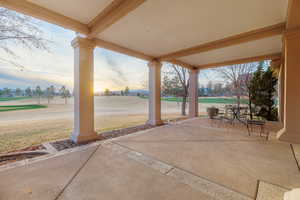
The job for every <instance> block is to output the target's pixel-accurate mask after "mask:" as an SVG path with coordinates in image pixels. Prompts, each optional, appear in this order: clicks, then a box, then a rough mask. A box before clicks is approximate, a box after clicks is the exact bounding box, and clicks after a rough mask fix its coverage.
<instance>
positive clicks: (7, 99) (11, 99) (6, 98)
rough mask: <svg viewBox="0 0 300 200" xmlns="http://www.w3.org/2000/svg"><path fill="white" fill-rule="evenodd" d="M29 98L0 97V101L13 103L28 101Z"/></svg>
mask: <svg viewBox="0 0 300 200" xmlns="http://www.w3.org/2000/svg"><path fill="white" fill-rule="evenodd" d="M29 98H30V97H0V101H15V100H23V99H29Z"/></svg>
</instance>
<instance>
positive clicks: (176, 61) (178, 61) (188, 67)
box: [164, 59, 196, 69]
mask: <svg viewBox="0 0 300 200" xmlns="http://www.w3.org/2000/svg"><path fill="white" fill-rule="evenodd" d="M164 62H168V63H171V64H174V65H179V66H181V67H184V68H187V69H195V68H196V67H194V66H192V65H190V64H188V63H185V62H183V61H181V60H176V59H173V60H165V61H164Z"/></svg>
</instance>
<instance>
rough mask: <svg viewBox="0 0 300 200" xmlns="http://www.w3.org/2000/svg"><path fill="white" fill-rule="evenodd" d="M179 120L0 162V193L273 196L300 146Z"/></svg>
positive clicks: (290, 177) (288, 179) (286, 186)
mask: <svg viewBox="0 0 300 200" xmlns="http://www.w3.org/2000/svg"><path fill="white" fill-rule="evenodd" d="M203 122H204V121H203V119H191V120H185V121H183V122H179V123H173V124H170V125H166V126H161V127H157V128H154V129H150V130H147V131H142V132H138V133H135V134H132V135H128V136H123V137H120V138H116V139H113V140H109V141H106V142H96V143H92V144H89V145H87V146H83V147H77V148H75V149H73V150H72V152H68V150H65V151H62V152H60V153H58V154H55V155H50V156H46V157H44V158H43V157H41V158H33V159H32V160H29V161H26V162H25V161H24V162H23V163H22V162H20V163H18V165H19V166H17V167H13V168H11V169H5V168H3V167H2V168H0V170H1V171H0V177H1V179H0V194H1V195H0V197H1V199H24V200H25V199H39V200H41V199H72V200H75V199H108V200H110V199H222V200H227V199H228V200H235V199H238V200H241V199H243V200H246V199H249V200H250V199H264V200H269V199H270V200H271V199H272V200H277V199H278V200H279V199H282V197H283V193H284V192H286V191H288V190H290V189H292V188H297V187H300V173H299V168H298V166H297V160H296V157H295V155H296V156H297V159H298V161H299V159H300V146H299V145H298V146H297V145H293V146H291V145H290V144H289V143H285V142H278V141H276V140H271V141H265V140H264V139H263V138H261V137H258V136H255V135H253V136H250V137H249V136H247V134H246V132H245V131H240V130H229V129H224V128H216V127H210V126H206V125H205V123H203Z"/></svg>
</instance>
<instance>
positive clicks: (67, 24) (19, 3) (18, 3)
mask: <svg viewBox="0 0 300 200" xmlns="http://www.w3.org/2000/svg"><path fill="white" fill-rule="evenodd" d="M0 6H1V7H4V8H8V9H11V10H15V11H17V12H20V13H23V14H25V15H29V16H32V17H35V18H38V19H41V20H44V21H47V22H49V23H52V24H56V25H59V26H62V27H64V28H67V29H71V30H73V31H76V32H78V33H82V34H88V33H89V28H88V26H87V25H86V24H83V23H81V22H79V21H76V20H74V19H71V18H69V17H66V16H64V15H61V14H59V13H56V12H53V11H51V10H48V9H46V8H43V7H41V6H38V5H36V4H33V3H30V2H28V1H26V0H0Z"/></svg>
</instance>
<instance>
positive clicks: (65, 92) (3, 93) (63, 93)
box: [0, 85, 72, 104]
mask: <svg viewBox="0 0 300 200" xmlns="http://www.w3.org/2000/svg"><path fill="white" fill-rule="evenodd" d="M14 96H16V97H20V96H24V97H35V98H37V100H38V104H40V103H41V99H42V98H47V101H48V104H50V102H51V100H52V99H54V97H56V96H60V97H61V98H63V99H64V100H65V104H67V99H68V98H70V97H71V96H72V94H71V92H70V90H69V89H67V88H66V87H65V86H62V87H61V88H59V89H58V88H55V86H53V85H51V86H49V87H47V88H45V89H44V90H43V89H42V88H41V87H40V86H39V85H38V86H36V87H35V88H34V89H32V88H31V87H27V88H26V89H24V90H23V89H21V88H16V89H14V90H13V89H11V88H3V89H0V97H14Z"/></svg>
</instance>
